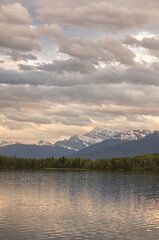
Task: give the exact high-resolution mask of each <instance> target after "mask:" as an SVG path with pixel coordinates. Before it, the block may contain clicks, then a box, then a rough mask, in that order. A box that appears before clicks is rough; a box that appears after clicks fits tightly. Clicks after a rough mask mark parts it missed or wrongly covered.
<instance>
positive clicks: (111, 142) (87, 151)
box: [69, 139, 125, 158]
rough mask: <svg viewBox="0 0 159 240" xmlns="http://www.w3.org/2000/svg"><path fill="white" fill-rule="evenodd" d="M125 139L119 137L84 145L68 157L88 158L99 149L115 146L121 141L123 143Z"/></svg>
mask: <svg viewBox="0 0 159 240" xmlns="http://www.w3.org/2000/svg"><path fill="white" fill-rule="evenodd" d="M124 142H125V140H121V139H107V140H104V141H102V142H100V143H96V144H93V145H91V146H89V147H86V148H84V149H82V150H80V151H78V152H75V153H73V154H71V155H70V156H69V157H70V158H90V156H92V155H93V154H94V153H96V152H97V153H98V152H99V151H100V150H103V149H107V148H109V147H111V146H115V145H118V144H121V143H124Z"/></svg>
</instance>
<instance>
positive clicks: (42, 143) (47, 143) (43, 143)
mask: <svg viewBox="0 0 159 240" xmlns="http://www.w3.org/2000/svg"><path fill="white" fill-rule="evenodd" d="M37 145H39V146H53V145H54V144H52V143H50V142H45V141H43V140H40V141H39V142H38V144H37Z"/></svg>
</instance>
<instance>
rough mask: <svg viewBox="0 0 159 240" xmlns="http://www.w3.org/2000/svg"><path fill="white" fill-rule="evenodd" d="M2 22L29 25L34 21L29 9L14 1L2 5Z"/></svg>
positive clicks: (0, 7) (0, 18)
mask: <svg viewBox="0 0 159 240" xmlns="http://www.w3.org/2000/svg"><path fill="white" fill-rule="evenodd" d="M17 13H18V14H17ZM0 22H5V23H10V24H15V25H29V24H31V22H32V21H31V18H30V15H29V13H28V11H27V9H26V8H24V7H23V6H22V5H21V4H19V3H14V4H6V5H1V6H0Z"/></svg>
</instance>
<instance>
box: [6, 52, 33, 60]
mask: <svg viewBox="0 0 159 240" xmlns="http://www.w3.org/2000/svg"><path fill="white" fill-rule="evenodd" d="M10 56H11V57H12V59H13V61H20V60H23V61H26V62H27V61H28V60H37V57H36V56H34V55H32V54H25V53H20V52H17V51H12V52H10Z"/></svg>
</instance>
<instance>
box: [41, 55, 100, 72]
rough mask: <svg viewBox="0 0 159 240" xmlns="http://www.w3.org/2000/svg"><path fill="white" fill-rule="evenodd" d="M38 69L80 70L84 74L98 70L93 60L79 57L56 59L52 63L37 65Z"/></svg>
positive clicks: (50, 70)
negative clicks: (84, 59) (82, 59)
mask: <svg viewBox="0 0 159 240" xmlns="http://www.w3.org/2000/svg"><path fill="white" fill-rule="evenodd" d="M37 69H39V70H43V71H48V72H59V73H63V72H80V73H82V74H89V73H91V72H94V71H96V69H95V67H94V65H93V64H92V63H91V62H89V61H81V60H80V59H78V58H70V59H68V60H56V61H54V62H53V63H50V64H41V65H39V66H38V67H37Z"/></svg>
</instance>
